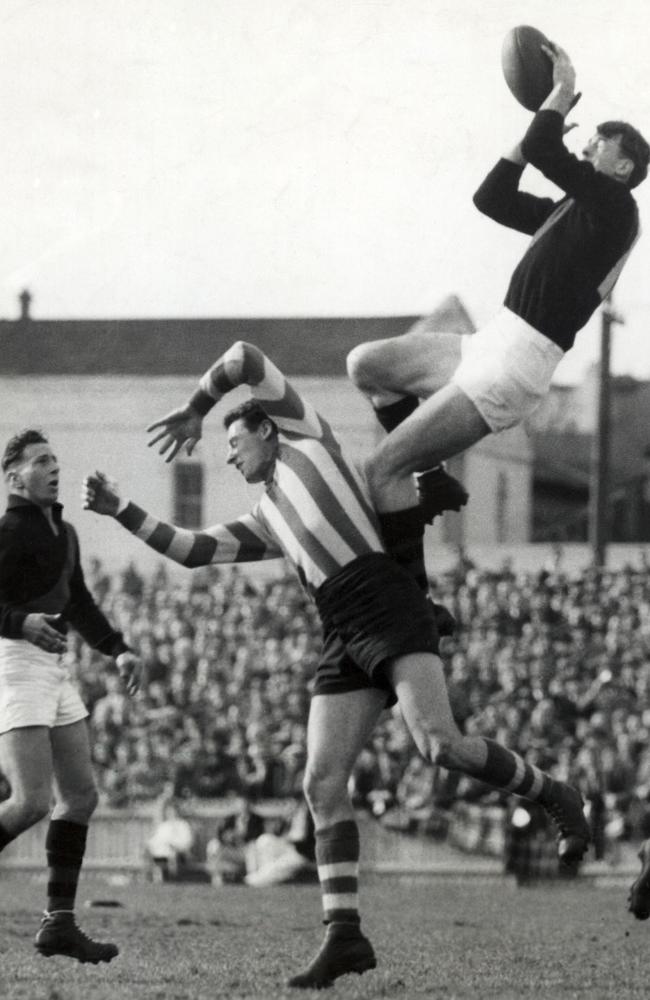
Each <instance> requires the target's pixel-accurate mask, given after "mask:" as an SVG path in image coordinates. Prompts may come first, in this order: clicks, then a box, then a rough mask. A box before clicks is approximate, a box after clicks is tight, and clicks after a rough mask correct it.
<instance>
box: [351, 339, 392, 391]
mask: <svg viewBox="0 0 650 1000" xmlns="http://www.w3.org/2000/svg"><path fill="white" fill-rule="evenodd" d="M346 367H347V372H348V377H349V378H350V381H351V382H353V383H354V385H356V386H357V388H358V389H361V391H362V392H365V393H368V394H371V393H373V392H377V391H379V390H381V389H385V388H386V386H385V382H386V377H387V372H388V371H389V370H390V365H389V358H388V357H387V351H386V348H385V346H384V345H383V344H379V343H377V342H373V341H370V342H369V343H366V344H357V345H356V347H353V348H352V350H351V351H350V353H349V354H348V356H347V359H346Z"/></svg>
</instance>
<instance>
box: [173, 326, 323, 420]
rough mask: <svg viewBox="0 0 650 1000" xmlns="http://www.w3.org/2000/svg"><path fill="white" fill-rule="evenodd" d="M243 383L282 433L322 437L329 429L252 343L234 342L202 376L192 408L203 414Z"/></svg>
mask: <svg viewBox="0 0 650 1000" xmlns="http://www.w3.org/2000/svg"><path fill="white" fill-rule="evenodd" d="M240 385H247V386H248V387H249V388H250V390H251V394H252V395H254V396H255V398H256V399H259V401H260V403H262V405H263V407H264V409H265V411H266V413H267V414H268V415H269V417H270V418H271V419H272V420H273V421H274V422H275V423H276V424H277V426H278V428H279V429H280V430H282V431H283V432H284V433H285V434H294V435H299V436H301V437H316V438H319V437H322V436H323V434H324V433H325V432H326V431H327V430H329V425H328V424H327V422H326V421H325V420H324V419H323V418H322V417H321V416H319V414H318V413H317V412H316V410H315V409H314V407H313V406H312V405H311V403H308V402H307V400H305V399H304V398H303V397H302V396H301V395H300V393H299V392H298V391H297V389H296V388H295V386H293V385H292V384H291V382H289V380H288V379H287V378H285V376H284V375H283V374H282V372H281V371H280V370H279V368H277V367H276V366H275V365H274V364H273V362H272V361H270V360H269V358H267V356H266V355H265V354H264V353H263V352H262V351H260V349H259V348H258V347H255V346H254V345H253V344H248V343H246V342H245V341H238V342H237V343H235V344H233V346H232V347H231V348H229V350H227V351H226V353H225V354H223V355H222V356H221V357H220V358H219V359H218V360H217V361H215V363H214V364H213V365H212V367H211V368H209V369H208V371H207V372H206V373H205V375H203V377H202V378H201V380H200V382H199V388H198V389H197V391H196V392H195V393H194V395H193V396H192V398H191V400H190V403H191V405H192V407H193V408H194V409H195V410H196V411H197V412H198V413H200V414H201V416H205V415H206V414H207V413H208V412H209V411H210V410H211V409H212V407H213V406H214V405H215V404H216V403H218V402H219V400H220V399H222V398H223V397H224V396H225V395H226V393H228V392H230V391H231V390H232V389H235V388H236V387H237V386H240Z"/></svg>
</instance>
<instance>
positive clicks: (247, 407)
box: [223, 399, 278, 431]
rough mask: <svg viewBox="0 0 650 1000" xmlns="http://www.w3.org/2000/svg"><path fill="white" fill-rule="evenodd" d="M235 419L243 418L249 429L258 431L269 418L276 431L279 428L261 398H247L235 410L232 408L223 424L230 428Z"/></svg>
mask: <svg viewBox="0 0 650 1000" xmlns="http://www.w3.org/2000/svg"><path fill="white" fill-rule="evenodd" d="M235 420H243V421H244V423H245V424H246V428H247V430H249V431H256V430H257V428H258V427H259V426H260V424H262V423H264V421H265V420H268V422H269V423H270V424H271V425H272V427H273V430H274V431H277V429H278V428H277V425H276V423H275V421H274V420H272V419H271V417H270V416H269V415H268V413H267V412H266V410H265V409H264V407H263V406H262V404H261V403H260V401H259V399H247V400H246V402H245V403H240V405H239V406H236V407H235V408H234V410H230V411H229V412H228V413H226V415H225V417H224V418H223V426H224V427H226V428H228V427H230V425H231V424H234V422H235Z"/></svg>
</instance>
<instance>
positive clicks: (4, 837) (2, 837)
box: [0, 823, 16, 851]
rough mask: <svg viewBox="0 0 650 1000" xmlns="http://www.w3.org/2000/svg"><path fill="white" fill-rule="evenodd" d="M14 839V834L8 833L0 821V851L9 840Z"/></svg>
mask: <svg viewBox="0 0 650 1000" xmlns="http://www.w3.org/2000/svg"><path fill="white" fill-rule="evenodd" d="M15 839H16V834H15V833H9V831H8V830H5V828H4V826H3V825H2V823H0V851H3V850H4V849H5V847H6V846H7V844H10V843H11V841H12V840H15Z"/></svg>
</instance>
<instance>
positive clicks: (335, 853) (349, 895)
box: [316, 820, 361, 924]
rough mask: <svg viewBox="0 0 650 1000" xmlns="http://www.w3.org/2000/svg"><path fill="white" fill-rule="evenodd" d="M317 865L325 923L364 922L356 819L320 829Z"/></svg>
mask: <svg viewBox="0 0 650 1000" xmlns="http://www.w3.org/2000/svg"><path fill="white" fill-rule="evenodd" d="M316 865H317V868H318V878H319V881H320V887H321V894H322V901H323V922H324V923H326V924H330V923H345V924H358V923H360V920H361V918H360V916H359V828H358V826H357V824H356V823H355V821H354V820H342V821H341V822H340V823H334V825H333V826H328V827H326V828H325V829H324V830H317V831H316Z"/></svg>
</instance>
